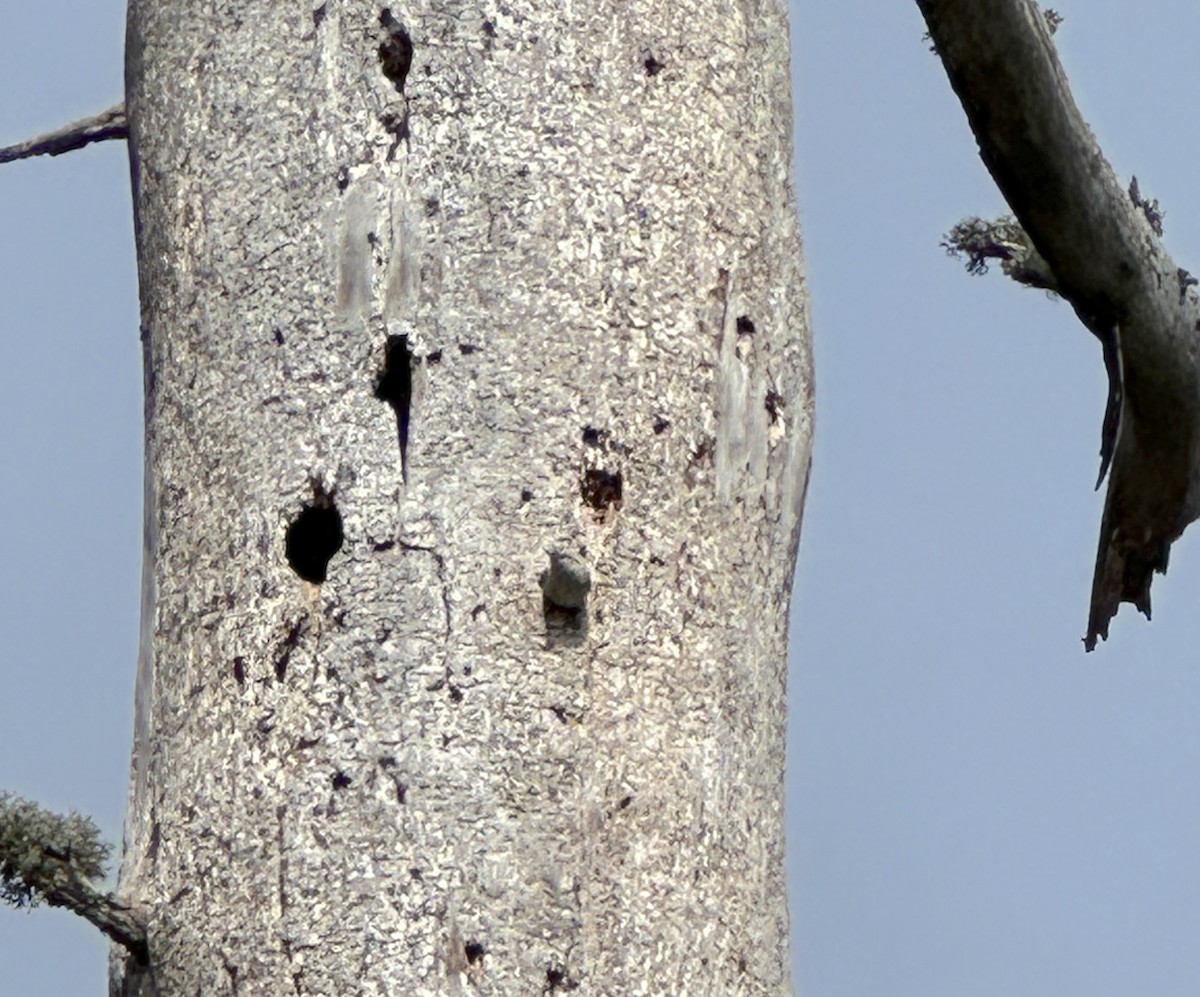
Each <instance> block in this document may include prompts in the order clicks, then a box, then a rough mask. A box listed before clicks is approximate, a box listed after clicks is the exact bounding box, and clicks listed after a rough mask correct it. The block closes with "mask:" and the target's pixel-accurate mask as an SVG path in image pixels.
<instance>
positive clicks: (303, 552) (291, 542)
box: [285, 497, 345, 585]
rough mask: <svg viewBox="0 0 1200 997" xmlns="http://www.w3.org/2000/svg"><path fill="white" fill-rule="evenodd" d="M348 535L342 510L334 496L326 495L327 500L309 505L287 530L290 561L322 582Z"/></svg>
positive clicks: (310, 578) (308, 578)
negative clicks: (338, 507)
mask: <svg viewBox="0 0 1200 997" xmlns="http://www.w3.org/2000/svg"><path fill="white" fill-rule="evenodd" d="M344 539H345V535H344V534H343V533H342V514H341V513H340V512H338V511H337V508H336V506H334V504H333V500H332V499H330V498H328V497H325V498H324V501H323V502H319V503H314V504H313V505H306V506H305V507H304V508H303V509H302V510H300V515H299V516H297V517H296V520H295V522H293V523H292V525H291V526H289V527H288V530H287V540H286V544H285V549H286V552H287V560H288V564H290V565H291V566H292V570H293V571H294V572H296V574H298V575H299V576H300V577H301V578H303V579H304V580H305V581H306V582H312V583H313V584H314V585H320V584H321V583H322V582H323V581H325V578H326V574H327V571H328V568H329V561H330V559H331V558H332V557H333V555H334V554H336V553H337V552H338V551H339V550H341V549H342V541H343V540H344Z"/></svg>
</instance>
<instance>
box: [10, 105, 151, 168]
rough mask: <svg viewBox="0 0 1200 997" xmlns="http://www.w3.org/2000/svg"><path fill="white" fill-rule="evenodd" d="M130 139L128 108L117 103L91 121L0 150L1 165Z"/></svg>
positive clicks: (65, 126) (75, 124) (67, 126)
mask: <svg viewBox="0 0 1200 997" xmlns="http://www.w3.org/2000/svg"><path fill="white" fill-rule="evenodd" d="M127 138H129V122H128V121H127V120H126V118H125V105H124V103H121V104H114V105H113V106H112V107H110V108H109V109H108V110H107V111H101V112H100V113H99V114H94V115H92V116H91V117H90V118H84V119H83V120H82V121H74V122H72V123H71V124H69V125H64V126H63V127H62V128H59V129H57V130H56V131H52V132H47V133H46V134H45V135H39V136H37V138H31V139H29V140H28V141H25V142H18V143H17V144H16V145H9V146H5V147H4V148H0V163H11V162H14V161H16V160H18V159H29V158H31V157H32V156H61V155H62V154H63V153H64V152H73V151H74V150H76V149H82V148H83V147H84V146H85V145H91V144H92V143H93V142H106V141H108V140H109V139H127Z"/></svg>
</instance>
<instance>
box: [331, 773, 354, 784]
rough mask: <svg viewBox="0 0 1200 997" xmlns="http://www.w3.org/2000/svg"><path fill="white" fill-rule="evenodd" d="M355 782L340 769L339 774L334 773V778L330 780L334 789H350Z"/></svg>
mask: <svg viewBox="0 0 1200 997" xmlns="http://www.w3.org/2000/svg"><path fill="white" fill-rule="evenodd" d="M353 781H354V780H353V779H351V778H350V777H349V776H348V775H346V773H345V772H343V771H341V769H339V770H338V771H337V772H334V773H333V778H332V779H330V782H331V783H332V784H333V788H334V789H348V788H349V787H350V784H351V783H352V782H353Z"/></svg>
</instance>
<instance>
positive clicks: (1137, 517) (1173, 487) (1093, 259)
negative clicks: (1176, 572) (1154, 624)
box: [917, 0, 1200, 650]
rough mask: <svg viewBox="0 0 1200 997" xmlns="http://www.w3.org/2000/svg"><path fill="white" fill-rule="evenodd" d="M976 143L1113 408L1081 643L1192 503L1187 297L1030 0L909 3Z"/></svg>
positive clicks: (1196, 312)
mask: <svg viewBox="0 0 1200 997" xmlns="http://www.w3.org/2000/svg"><path fill="white" fill-rule="evenodd" d="M917 2H918V6H919V7H920V8H921V12H922V14H923V15H924V17H925V21H926V24H927V25H928V27H929V33H930V37H931V38H932V39H933V42H934V45H935V47H936V50H937V53H938V55H939V56H940V58H941V60H942V63H943V65H944V66H945V68H946V72H947V74H948V75H949V77H950V83H951V85H952V86H953V87H954V90H955V92H956V93H957V94H958V96H959V99H960V100H961V102H962V105H963V109H964V110H965V111H966V113H967V118H968V120H969V121H970V123H971V128H972V130H973V131H974V133H975V137H976V139H977V140H978V142H979V150H980V156H981V157H982V159H983V162H984V164H985V165H986V166H987V168H988V170H989V171H990V172H991V174H992V177H993V178H994V179H995V181H996V184H997V186H998V187H999V188H1000V191H1001V193H1003V194H1004V197H1005V198H1006V199H1007V201H1008V203H1009V205H1010V206H1011V207H1012V210H1013V213H1014V214H1015V215H1016V217H1017V219H1018V220H1019V221H1020V223H1021V225H1022V227H1023V228H1024V229H1025V231H1026V232H1027V233H1028V235H1029V237H1030V238H1031V239H1032V241H1033V244H1034V246H1035V247H1036V249H1037V251H1038V253H1039V254H1040V255H1041V256H1042V257H1043V258H1044V260H1045V262H1046V263H1047V264H1048V265H1049V268H1050V270H1051V271H1052V272H1053V275H1054V289H1055V290H1056V291H1057V292H1058V293H1060V294H1061V295H1062V296H1063V297H1064V298H1066V299H1067V300H1068V301H1069V302H1070V303H1071V305H1072V306H1073V307H1074V309H1075V312H1076V314H1077V315H1078V316H1079V318H1080V319H1081V321H1082V322H1083V323H1084V325H1086V326H1087V327H1088V329H1090V330H1091V331H1092V332H1093V333H1095V334H1096V335H1097V336H1098V337H1099V338H1100V340H1101V342H1102V343H1103V344H1104V345H1105V349H1106V353H1107V356H1106V363H1107V366H1108V369H1109V374H1110V378H1111V379H1112V380H1113V395H1114V398H1115V400H1116V404H1117V406H1118V408H1117V410H1116V411H1117V415H1115V416H1114V417H1113V418H1111V419H1106V423H1112V424H1113V425H1112V426H1111V427H1110V428H1111V430H1112V437H1113V442H1112V446H1111V454H1112V463H1111V469H1110V474H1109V483H1108V492H1107V496H1106V500H1105V505H1104V516H1103V520H1102V522H1101V526H1100V544H1099V552H1098V554H1097V558H1096V571H1095V576H1094V578H1093V582H1092V598H1091V609H1090V613H1089V617H1088V630H1087V635H1086V636H1085V637H1084V644H1085V646H1086V647H1087V649H1088V650H1091V649H1092V648H1093V647H1094V646H1095V644H1096V641H1097V639H1098V638H1103V637H1107V636H1108V625H1109V622H1110V621H1111V619H1112V617H1113V616H1114V615H1115V614H1116V612H1117V609H1118V607H1119V605H1120V604H1121V602H1132V603H1134V605H1136V606H1137V607H1138V608H1139V609H1140V610H1142V611H1143V612H1144V613H1145V614H1146V615H1147V617H1148V616H1149V615H1150V582H1151V579H1152V577H1153V573H1154V572H1155V571H1159V572H1165V571H1166V569H1167V555H1168V553H1169V551H1170V546H1171V544H1172V543H1173V542H1174V541H1175V540H1176V539H1177V538H1178V537H1179V536H1180V535H1181V534H1182V533H1183V531H1184V529H1185V528H1186V527H1187V526H1188V524H1190V523H1191V522H1192V521H1193V520H1195V519H1196V518H1197V516H1200V333H1198V331H1197V330H1200V299H1197V296H1196V293H1195V291H1194V290H1192V288H1191V286H1190V285H1191V284H1192V283H1194V281H1193V280H1192V279H1191V278H1190V276H1189V275H1187V274H1186V272H1185V271H1182V270H1180V269H1179V267H1178V266H1177V265H1176V264H1175V262H1174V261H1173V260H1172V259H1171V258H1170V256H1169V255H1168V254H1167V252H1166V250H1165V248H1164V247H1163V245H1162V243H1161V242H1160V241H1159V239H1158V237H1157V235H1156V233H1155V232H1154V230H1153V223H1152V220H1150V219H1148V218H1147V215H1146V212H1145V210H1144V207H1143V204H1140V203H1138V202H1137V200H1136V199H1135V197H1133V196H1131V195H1130V194H1129V193H1127V192H1126V190H1125V188H1124V187H1123V186H1122V185H1121V184H1120V183H1118V182H1117V179H1116V176H1115V175H1114V173H1113V170H1112V167H1111V166H1109V164H1108V162H1107V160H1105V158H1104V156H1103V154H1102V153H1101V151H1100V148H1099V146H1098V145H1097V143H1096V139H1095V137H1094V136H1093V135H1092V133H1091V130H1090V129H1089V128H1088V126H1087V123H1086V122H1085V121H1084V119H1083V116H1082V114H1080V112H1079V108H1078V107H1077V106H1076V105H1075V102H1074V99H1073V98H1072V96H1071V92H1070V89H1069V88H1068V86H1067V80H1066V75H1065V73H1064V72H1063V69H1062V66H1061V65H1060V64H1059V61H1058V56H1057V55H1056V53H1055V50H1054V43H1053V42H1052V41H1051V38H1050V33H1051V32H1050V28H1049V26H1048V23H1047V20H1046V18H1045V16H1044V14H1043V12H1042V11H1041V10H1039V8H1038V7H1037V5H1036V4H1034V3H1032V2H1030V0H973V2H971V3H962V2H959V0H917Z"/></svg>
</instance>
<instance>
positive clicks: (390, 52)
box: [379, 7, 413, 93]
mask: <svg viewBox="0 0 1200 997" xmlns="http://www.w3.org/2000/svg"><path fill="white" fill-rule="evenodd" d="M379 24H380V26H381V27H382V28H383V29H384V30H385V31H386V32H387V38H386V39H385V40H384V41H383V42H381V43H380V45H379V66H380V68H381V69H382V70H383V75H384V76H386V77H387V78H388V79H389V80H391V81H392V86H394V87H395V88H396V92H397V93H404V81H405V80H406V79H408V71H409V69H410V68H412V57H413V43H412V36H411V35H409V33H408V29H407V28H405V27H404V25H403V24H401V23H400V22H399V21H397V20H396V18H395V17H393V16H392V12H391V9H390V8H388V7H384V8H383V10H381V11H380V12H379Z"/></svg>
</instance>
